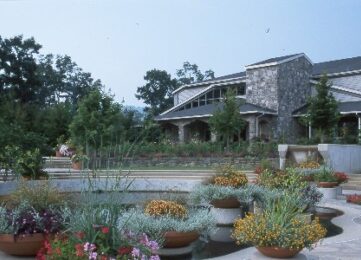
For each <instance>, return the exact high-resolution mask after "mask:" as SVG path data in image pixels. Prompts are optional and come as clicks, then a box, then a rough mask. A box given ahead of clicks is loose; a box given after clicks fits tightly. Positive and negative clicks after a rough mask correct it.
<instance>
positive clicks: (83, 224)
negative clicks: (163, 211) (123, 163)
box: [38, 201, 159, 260]
mask: <svg viewBox="0 0 361 260" xmlns="http://www.w3.org/2000/svg"><path fill="white" fill-rule="evenodd" d="M93 202H94V201H91V203H90V204H86V205H85V204H80V206H79V207H78V208H76V209H74V210H71V211H68V212H66V211H64V214H65V216H66V217H64V223H65V226H66V231H65V232H64V233H61V234H60V235H58V236H56V237H55V238H53V239H50V240H47V241H45V242H44V246H43V248H42V249H41V250H40V251H39V252H38V259H44V260H45V259H79V260H80V259H84V260H85V259H94V260H96V259H120V260H127V259H145V260H147V259H152V260H153V259H154V260H159V257H158V255H157V254H156V251H157V250H158V248H159V246H158V244H157V242H156V241H153V240H150V239H149V238H148V236H147V235H145V234H143V233H137V232H134V231H129V230H127V229H125V228H124V223H123V222H121V221H120V216H121V215H122V214H123V208H122V207H121V206H120V205H117V204H116V203H114V202H113V201H111V202H109V203H106V204H104V203H102V204H93ZM127 221H131V219H130V218H129V219H126V220H124V222H127Z"/></svg>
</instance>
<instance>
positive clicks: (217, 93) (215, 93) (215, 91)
mask: <svg viewBox="0 0 361 260" xmlns="http://www.w3.org/2000/svg"><path fill="white" fill-rule="evenodd" d="M220 96H221V90H220V89H215V90H214V98H219V97H220Z"/></svg>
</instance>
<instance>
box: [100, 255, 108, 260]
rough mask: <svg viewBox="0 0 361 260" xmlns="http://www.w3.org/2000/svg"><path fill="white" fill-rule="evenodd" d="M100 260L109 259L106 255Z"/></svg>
mask: <svg viewBox="0 0 361 260" xmlns="http://www.w3.org/2000/svg"><path fill="white" fill-rule="evenodd" d="M100 260H108V257H107V256H106V255H102V256H100Z"/></svg>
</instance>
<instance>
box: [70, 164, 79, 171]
mask: <svg viewBox="0 0 361 260" xmlns="http://www.w3.org/2000/svg"><path fill="white" fill-rule="evenodd" d="M71 167H72V168H73V170H81V162H72V163H71Z"/></svg>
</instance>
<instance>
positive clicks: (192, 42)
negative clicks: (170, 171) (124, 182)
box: [0, 0, 361, 106]
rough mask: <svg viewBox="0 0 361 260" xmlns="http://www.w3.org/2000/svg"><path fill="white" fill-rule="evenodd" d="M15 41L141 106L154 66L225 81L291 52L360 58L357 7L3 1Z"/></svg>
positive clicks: (8, 32) (5, 30)
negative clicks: (211, 74) (28, 42)
mask: <svg viewBox="0 0 361 260" xmlns="http://www.w3.org/2000/svg"><path fill="white" fill-rule="evenodd" d="M18 34H23V35H24V36H25V37H30V36H34V37H35V39H36V40H37V41H38V42H39V43H40V44H42V45H43V50H42V53H53V54H68V55H70V56H71V57H72V59H73V60H74V61H75V62H76V63H77V64H78V65H79V66H80V67H82V68H83V69H84V70H85V71H88V72H91V73H92V75H93V77H94V78H100V79H101V80H102V82H103V83H104V84H105V85H106V86H107V87H108V88H110V89H111V90H112V92H113V93H114V94H115V97H116V100H118V101H121V100H122V99H123V98H124V99H125V103H126V104H127V105H136V106H141V105H143V104H142V102H141V101H138V100H137V99H136V98H135V97H134V94H135V92H136V88H137V87H138V86H141V85H142V84H144V81H143V76H144V74H145V72H146V71H147V70H150V69H153V68H158V69H165V70H167V71H168V72H170V73H172V74H174V73H175V71H176V69H177V68H180V67H181V66H182V63H183V62H184V61H190V62H192V63H196V64H198V65H199V66H200V68H201V69H202V70H206V69H212V70H214V71H215V74H216V76H221V75H225V74H231V73H235V72H239V71H243V70H244V66H245V65H247V64H250V63H254V62H257V61H260V60H262V59H267V58H271V57H275V56H281V55H287V54H292V53H299V52H304V53H306V54H307V55H308V56H309V57H310V58H311V60H312V61H313V62H320V61H327V60H332V59H341V58H346V57H353V56H361V1H359V0H354V1H352V0H343V1H338V0H335V1H332V0H324V1H317V0H309V1H307V0H300V1H296V0H292V1H290V0H284V1H281V0H279V1H276V0H274V1H271V0H268V1H266V0H264V1H255V0H251V1H240V0H239V1H236V0H234V1H227V0H219V1H210V0H209V1H207V0H199V1H197V0H189V1H186V0H183V1H178V0H163V1H160V0H159V1H158V0H143V1H137V0H129V1H122V0H59V1H55V0H53V1H52V0H0V35H1V36H2V37H10V36H14V35H18Z"/></svg>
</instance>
